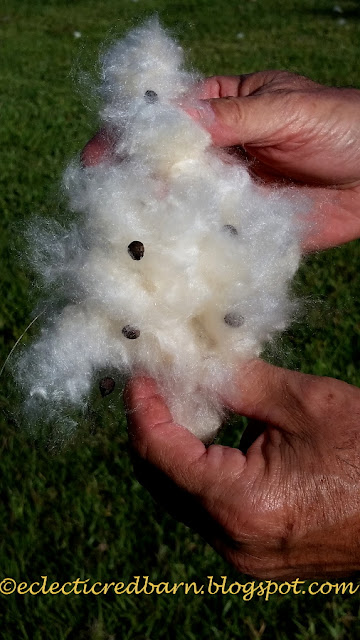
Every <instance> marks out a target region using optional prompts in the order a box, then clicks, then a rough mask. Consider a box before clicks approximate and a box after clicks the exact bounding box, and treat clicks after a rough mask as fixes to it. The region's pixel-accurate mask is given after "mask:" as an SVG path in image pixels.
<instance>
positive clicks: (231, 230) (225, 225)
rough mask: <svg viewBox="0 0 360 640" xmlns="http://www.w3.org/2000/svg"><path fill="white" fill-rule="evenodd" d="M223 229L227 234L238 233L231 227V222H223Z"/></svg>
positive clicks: (235, 234)
mask: <svg viewBox="0 0 360 640" xmlns="http://www.w3.org/2000/svg"><path fill="white" fill-rule="evenodd" d="M223 231H225V233H228V234H229V236H237V235H239V234H238V230H237V229H236V228H235V227H233V225H232V224H224V226H223Z"/></svg>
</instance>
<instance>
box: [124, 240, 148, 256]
mask: <svg viewBox="0 0 360 640" xmlns="http://www.w3.org/2000/svg"><path fill="white" fill-rule="evenodd" d="M128 252H129V254H130V255H131V257H132V259H133V260H141V258H142V257H143V256H144V252H145V248H144V245H143V243H142V242H140V241H139V240H134V241H133V242H130V244H129V246H128Z"/></svg>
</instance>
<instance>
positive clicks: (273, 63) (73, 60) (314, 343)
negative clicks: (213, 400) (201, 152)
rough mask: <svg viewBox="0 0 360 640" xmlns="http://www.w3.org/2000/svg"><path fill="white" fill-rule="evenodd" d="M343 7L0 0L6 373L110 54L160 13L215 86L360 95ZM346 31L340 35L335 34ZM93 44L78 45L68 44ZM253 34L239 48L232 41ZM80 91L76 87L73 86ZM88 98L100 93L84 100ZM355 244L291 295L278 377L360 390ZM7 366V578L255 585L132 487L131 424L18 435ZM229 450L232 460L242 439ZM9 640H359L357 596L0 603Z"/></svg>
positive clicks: (355, 36)
mask: <svg viewBox="0 0 360 640" xmlns="http://www.w3.org/2000/svg"><path fill="white" fill-rule="evenodd" d="M334 4H335V0H318V1H312V0H303V1H301V0H289V1H287V2H284V0H229V1H225V0H220V1H218V2H211V1H210V0H207V1H205V0H182V1H181V2H179V1H178V0H174V1H173V2H170V1H166V0H138V1H135V0H96V1H95V0H73V1H72V2H71V1H66V0H48V1H41V0H31V1H27V0H5V3H4V0H3V3H2V5H1V8H0V52H1V65H0V86H1V89H0V91H1V118H0V139H1V147H0V150H1V151H0V152H1V158H0V182H1V188H0V211H1V235H0V251H1V309H0V347H1V362H3V361H4V360H5V357H6V356H7V354H8V352H9V350H10V348H11V347H12V345H13V344H14V342H15V341H16V339H17V338H18V337H19V336H20V335H21V333H22V331H23V329H24V328H25V327H26V325H27V324H28V323H29V321H30V319H31V318H32V317H33V316H32V310H33V308H34V305H35V302H36V296H37V294H36V290H35V288H34V286H33V282H32V277H31V274H30V273H29V271H27V270H26V269H25V267H24V264H23V262H22V259H21V254H20V253H19V244H18V236H19V233H20V230H21V226H22V224H23V223H24V221H27V220H29V219H30V218H31V216H33V215H34V214H40V215H46V216H51V215H57V214H58V212H59V211H60V209H61V207H60V205H59V202H58V201H59V197H58V187H59V181H60V178H61V173H62V170H63V169H64V167H65V166H66V164H67V162H68V161H69V159H70V158H72V157H73V156H74V155H75V154H77V153H78V152H79V150H80V149H81V148H82V146H83V145H84V144H85V142H86V141H87V139H88V138H89V137H90V136H91V135H92V133H93V132H94V131H95V130H96V106H95V103H94V100H93V99H92V98H91V96H90V95H89V92H88V95H87V97H85V98H84V95H83V93H82V91H83V89H84V88H86V86H87V85H89V79H91V78H94V77H95V71H94V70H95V69H96V66H97V60H98V52H99V49H100V48H102V47H103V46H104V42H105V43H106V42H109V41H111V40H112V39H113V38H114V37H116V36H120V35H121V34H123V33H124V31H125V30H127V29H128V28H130V27H131V26H133V25H134V24H136V23H138V22H141V21H142V20H143V19H144V18H146V17H147V16H149V15H151V14H153V13H154V11H157V12H158V14H159V16H160V19H161V20H162V22H163V23H164V24H165V25H166V26H167V27H170V28H171V29H172V30H173V33H174V34H175V35H176V37H177V38H178V39H179V40H180V42H181V43H182V44H183V45H184V46H185V47H186V49H187V50H188V51H189V56H188V59H189V62H190V63H191V64H194V65H195V66H196V67H197V68H198V69H200V70H201V71H203V72H204V73H205V74H216V73H222V74H227V73H239V72H249V71H252V70H258V69H264V68H287V69H290V70H293V71H297V72H300V73H303V74H307V75H309V76H311V77H312V78H313V79H315V80H317V81H320V82H324V83H329V84H336V85H353V86H357V87H359V88H360V67H359V57H360V56H359V43H360V9H359V3H358V2H355V1H353V2H351V1H345V0H344V1H341V2H339V5H340V7H341V8H342V10H343V13H342V14H340V13H338V12H336V11H334V9H333V6H334ZM339 19H345V24H339ZM75 31H79V32H81V37H80V38H76V37H74V32H75ZM239 33H243V37H242V38H240V37H239V36H238V34H239ZM79 76H81V78H82V81H81V83H80V88H79V83H78V82H77V79H78V78H79ZM86 90H87V91H88V89H86ZM359 266H360V252H359V243H358V242H353V243H351V244H349V245H347V246H345V247H342V248H338V249H333V250H330V251H327V252H325V253H323V254H321V255H317V256H313V257H311V258H308V259H307V261H306V263H305V264H304V265H303V267H302V269H301V271H300V273H299V276H298V278H297V282H296V289H297V291H298V293H299V294H300V295H301V296H302V297H303V298H304V300H305V301H306V304H305V309H306V314H305V318H304V320H302V321H301V322H298V323H297V324H296V325H294V326H293V327H292V328H291V329H290V330H289V331H288V332H287V334H286V335H285V336H283V338H282V339H281V340H279V341H278V344H277V349H276V354H275V355H274V354H273V358H274V359H275V360H276V362H278V363H281V364H285V365H288V366H291V367H294V368H297V369H300V370H302V371H305V372H313V373H316V374H320V375H332V376H335V377H340V378H342V379H344V380H346V381H348V382H351V383H353V384H357V385H360V373H359V367H358V364H359V363H358V359H359V329H360V307H359V296H358V292H359V285H360V275H359V273H360V269H359ZM10 369H11V363H9V366H8V367H7V368H6V369H5V371H4V374H3V376H2V378H1V379H0V384H1V391H0V410H1V434H0V451H1V458H0V469H1V476H2V480H1V483H0V491H1V500H0V513H1V515H0V530H1V537H0V577H5V576H11V577H13V578H15V579H16V580H27V581H35V580H38V579H39V577H40V576H41V575H48V576H49V579H50V580H58V581H60V582H62V581H68V580H75V579H76V578H78V577H80V578H82V579H85V578H90V579H91V581H96V580H101V581H110V580H112V581H120V580H122V581H127V580H130V579H131V577H132V576H133V575H137V574H140V575H149V577H150V580H152V581H153V582H159V581H169V582H179V581H187V582H190V581H192V580H198V582H199V583H202V582H204V580H205V578H206V576H208V575H213V576H215V579H216V578H219V577H220V576H221V575H227V576H228V577H229V580H230V581H231V580H236V579H237V580H239V581H243V582H245V581H246V580H247V578H246V577H244V576H241V575H240V576H239V575H238V574H236V572H235V571H233V570H232V569H231V568H230V567H229V566H228V565H227V564H226V563H225V562H224V561H223V560H222V559H221V558H219V557H218V556H217V555H216V553H215V552H214V551H213V550H212V549H211V548H210V547H209V546H208V545H206V544H205V543H204V542H203V540H202V539H201V538H200V537H199V536H197V535H196V534H194V533H193V532H192V531H190V530H188V529H187V528H186V527H185V526H183V525H182V524H179V523H176V522H175V521H173V520H172V519H171V518H170V516H168V515H167V514H166V513H164V512H163V511H162V510H161V508H160V507H158V506H157V505H155V504H154V503H153V501H152V499H151V498H150V497H149V495H148V494H147V493H146V491H145V490H144V489H143V488H142V487H141V486H140V485H139V484H138V483H137V481H136V480H135V479H134V476H133V472H132V468H131V464H130V462H129V458H128V453H127V438H126V429H125V425H124V420H123V415H122V413H121V410H119V409H118V408H117V406H113V404H108V405H107V406H106V408H105V411H104V414H105V415H104V416H103V415H102V414H100V418H99V417H98V418H97V419H96V420H95V422H94V421H93V422H94V423H93V425H92V428H91V430H88V432H85V434H83V436H82V437H81V438H80V439H79V440H78V441H77V442H76V443H75V444H74V445H72V446H71V447H69V448H68V449H67V450H66V451H63V452H61V453H49V452H48V451H46V450H45V449H44V448H41V447H39V446H35V444H34V442H33V441H32V440H31V439H29V438H27V437H25V435H24V434H23V433H22V432H20V431H19V430H18V429H17V426H16V423H15V421H14V420H13V419H12V411H13V406H12V399H11V393H10V391H11V379H10ZM221 441H223V442H226V443H227V444H233V445H237V444H238V442H239V431H238V429H237V428H233V429H228V431H227V432H226V433H225V434H224V435H223V436H222V439H221ZM0 607H1V609H0V616H1V620H0V624H1V630H0V634H1V638H4V639H5V640H10V639H13V638H16V639H23V638H24V639H29V640H30V639H31V640H37V639H40V638H51V639H52V640H55V639H61V640H62V639H65V638H71V639H76V640H82V639H84V638H90V639H92V640H105V639H108V640H110V639H115V638H116V639H119V638H121V639H129V640H130V639H131V640H135V639H136V640H145V639H151V640H157V639H158V638H159V639H160V638H176V639H180V638H181V639H183V638H185V639H189V640H195V639H198V638H215V639H217V638H222V639H223V638H224V639H226V640H230V639H233V638H249V639H258V638H266V639H270V638H276V639H280V638H281V639H286V638H296V639H301V640H305V639H309V640H310V639H320V638H321V639H322V638H324V639H325V638H326V639H327V638H334V639H341V638H349V637H350V638H358V637H360V622H359V598H358V595H354V596H332V595H328V596H321V595H319V596H316V597H310V596H298V597H294V596H291V595H289V596H279V595H276V596H272V598H271V599H270V600H269V602H265V601H264V600H259V599H258V598H256V597H254V599H253V600H251V601H250V602H243V601H242V600H241V598H240V597H239V596H236V595H235V596H231V595H217V596H210V595H203V596H195V595H187V596H184V595H183V594H182V593H180V592H179V593H178V594H176V595H162V596H156V595H137V596H136V595H133V596H130V595H129V596H124V595H123V596H118V597H115V596H113V595H107V596H104V595H103V596H98V597H95V596H67V597H65V596H51V595H47V596H44V595H42V596H37V597H32V596H29V595H28V596H16V595H12V596H8V597H5V596H2V597H1V596H0Z"/></svg>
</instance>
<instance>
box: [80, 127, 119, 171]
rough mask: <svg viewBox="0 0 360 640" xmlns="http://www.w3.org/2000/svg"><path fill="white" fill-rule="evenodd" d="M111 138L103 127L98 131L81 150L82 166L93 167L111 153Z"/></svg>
mask: <svg viewBox="0 0 360 640" xmlns="http://www.w3.org/2000/svg"><path fill="white" fill-rule="evenodd" d="M112 146H113V140H112V138H111V136H110V135H109V132H108V131H106V130H105V129H101V130H100V131H98V132H97V133H96V134H95V136H94V137H93V138H91V140H89V142H88V143H87V144H86V145H85V147H84V148H83V150H82V152H81V158H80V159H81V163H82V164H83V166H84V167H93V166H95V165H97V164H99V163H100V162H102V161H103V160H105V159H106V158H107V157H109V156H110V155H111V151H112Z"/></svg>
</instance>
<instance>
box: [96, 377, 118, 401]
mask: <svg viewBox="0 0 360 640" xmlns="http://www.w3.org/2000/svg"><path fill="white" fill-rule="evenodd" d="M99 388H100V393H101V395H102V397H103V398H104V397H105V396H108V395H109V394H110V393H112V392H113V391H114V389H115V380H113V379H112V378H108V377H106V378H102V379H101V380H100V382H99Z"/></svg>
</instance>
